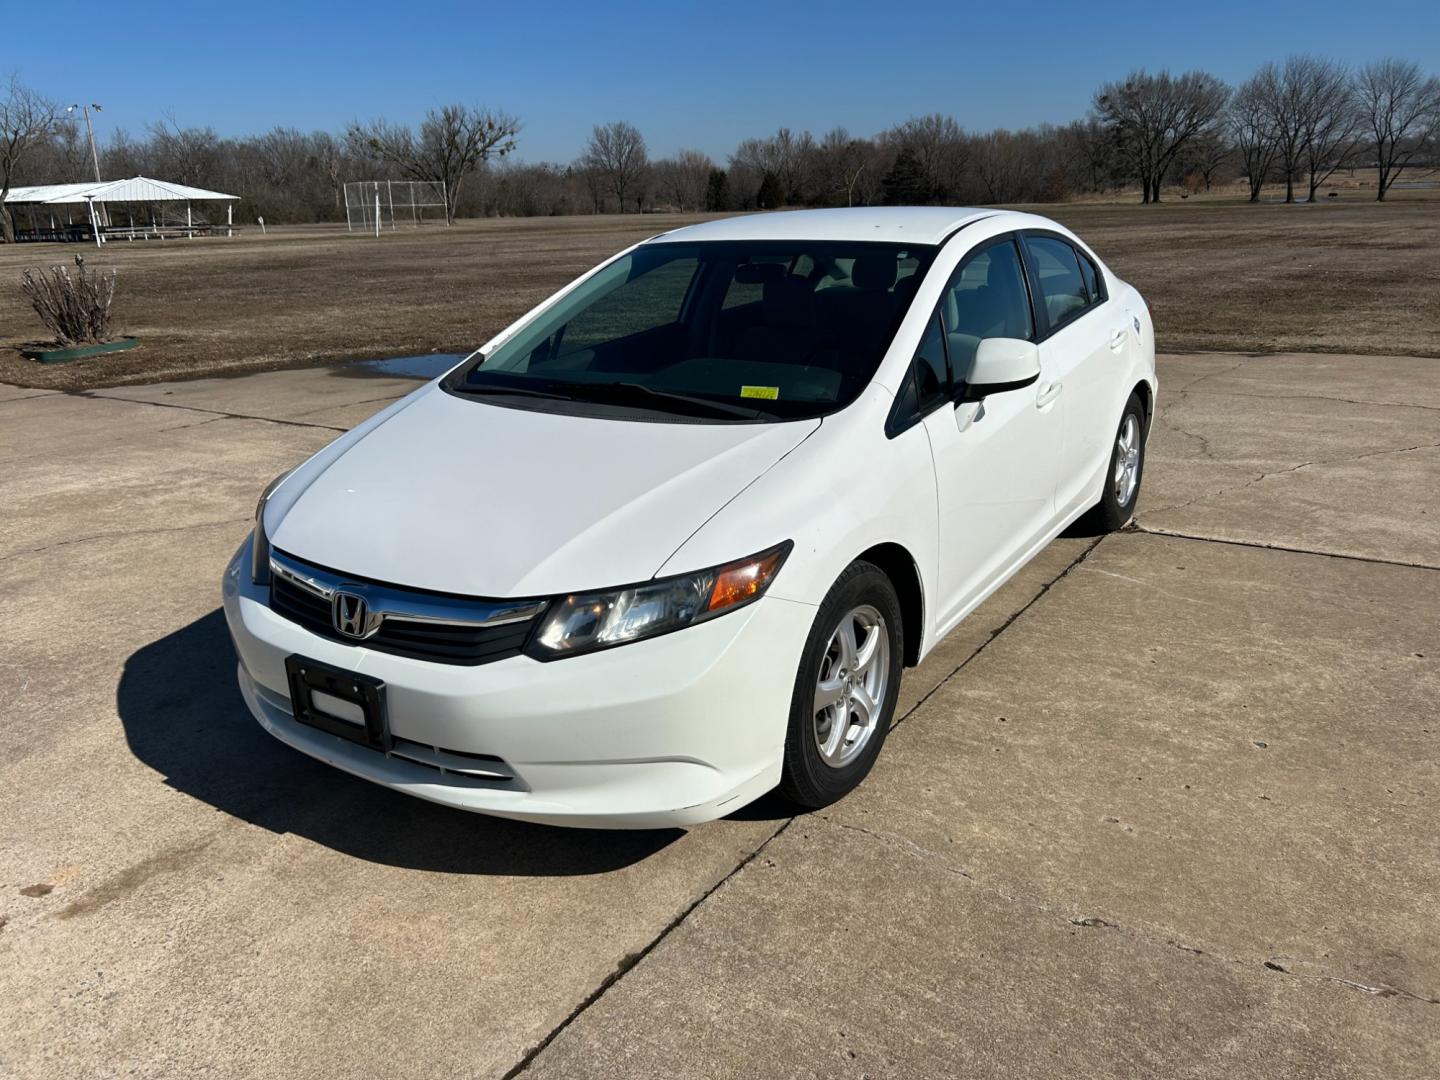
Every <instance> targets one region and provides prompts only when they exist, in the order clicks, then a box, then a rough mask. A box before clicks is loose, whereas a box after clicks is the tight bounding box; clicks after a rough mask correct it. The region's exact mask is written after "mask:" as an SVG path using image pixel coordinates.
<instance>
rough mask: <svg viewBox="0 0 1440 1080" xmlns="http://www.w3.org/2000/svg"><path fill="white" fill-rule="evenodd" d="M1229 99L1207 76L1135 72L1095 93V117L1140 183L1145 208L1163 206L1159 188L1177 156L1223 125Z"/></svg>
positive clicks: (1200, 73) (1217, 82)
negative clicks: (1104, 127)
mask: <svg viewBox="0 0 1440 1080" xmlns="http://www.w3.org/2000/svg"><path fill="white" fill-rule="evenodd" d="M1229 98H1230V91H1229V88H1228V87H1226V85H1225V84H1224V83H1223V82H1221V81H1220V80H1219V79H1217V78H1216V77H1215V76H1214V75H1210V74H1208V73H1206V72H1203V71H1187V72H1186V73H1185V74H1183V75H1181V76H1179V77H1178V78H1176V77H1172V76H1171V74H1170V73H1169V72H1168V71H1161V72H1158V73H1157V74H1154V75H1151V74H1150V73H1148V72H1146V71H1143V70H1141V71H1135V72H1132V73H1131V74H1130V75H1129V77H1128V78H1126V79H1125V81H1124V82H1112V83H1106V84H1105V85H1104V86H1102V87H1101V88H1100V89H1099V90H1098V91H1096V93H1095V103H1094V108H1095V113H1096V115H1097V117H1098V118H1099V119H1100V120H1101V121H1102V122H1103V123H1104V124H1105V126H1106V127H1107V128H1108V129H1109V131H1110V134H1111V137H1112V138H1113V139H1114V140H1115V145H1116V148H1117V149H1118V150H1119V151H1120V153H1121V154H1122V155H1123V156H1124V158H1125V159H1126V160H1127V161H1128V162H1129V163H1130V170H1131V173H1132V175H1134V176H1135V177H1136V178H1137V179H1139V181H1140V186H1141V189H1142V194H1141V201H1142V202H1145V203H1151V202H1159V201H1160V184H1161V181H1163V180H1164V179H1165V174H1166V173H1167V172H1168V171H1169V170H1170V165H1171V163H1172V162H1173V161H1174V160H1175V156H1176V155H1177V154H1179V153H1180V151H1181V150H1183V149H1184V148H1185V146H1186V144H1187V143H1189V142H1190V141H1191V140H1193V139H1196V138H1199V137H1201V136H1203V135H1205V134H1207V133H1209V132H1211V131H1213V130H1214V129H1215V128H1216V127H1217V126H1218V125H1219V123H1220V118H1221V116H1222V114H1223V112H1224V109H1225V104H1226V102H1227V101H1228V100H1229Z"/></svg>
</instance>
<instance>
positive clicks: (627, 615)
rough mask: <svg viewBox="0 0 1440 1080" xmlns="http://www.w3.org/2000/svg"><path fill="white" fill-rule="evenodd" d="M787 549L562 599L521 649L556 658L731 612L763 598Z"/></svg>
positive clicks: (781, 547) (538, 656) (785, 546)
mask: <svg viewBox="0 0 1440 1080" xmlns="http://www.w3.org/2000/svg"><path fill="white" fill-rule="evenodd" d="M791 546H792V545H791V543H790V541H788V540H787V541H786V542H785V543H783V544H779V545H777V546H775V547H773V548H770V549H769V550H768V551H762V552H760V554H758V555H752V556H750V557H749V558H748V559H740V560H738V561H736V562H733V563H726V564H725V565H724V566H716V567H712V568H711V569H709V570H701V571H698V572H697V573H694V574H680V575H678V576H676V577H669V578H659V579H657V580H655V581H647V582H644V583H643V584H640V585H630V586H627V587H625V588H622V589H611V590H609V591H607V592H594V593H579V594H576V595H574V596H566V597H563V598H561V599H559V600H557V601H556V602H555V603H554V604H552V605H551V607H550V611H549V612H548V613H547V614H546V616H545V618H544V619H543V621H542V622H541V624H540V628H539V631H538V632H537V633H536V634H535V636H534V637H533V638H531V640H530V645H529V647H528V649H527V650H526V651H527V652H528V653H529V654H530V655H531V656H533V657H534V658H535V659H537V660H556V659H558V658H560V657H562V656H575V655H578V654H579V653H587V652H594V651H595V650H596V649H608V648H610V647H612V646H615V645H624V644H625V643H627V642H630V641H639V640H640V639H641V638H648V637H655V636H657V635H659V634H668V633H670V632H671V631H672V630H679V629H681V628H683V627H686V626H691V625H694V624H695V623H698V622H704V621H705V620H706V619H713V618H715V617H716V616H717V615H723V614H725V613H726V612H727V611H734V610H735V609H736V608H739V607H744V606H745V605H746V604H749V603H753V602H754V601H756V600H758V599H760V597H761V596H763V595H765V590H766V589H767V588H768V587H769V585H770V582H771V581H773V580H774V579H775V575H776V573H778V572H779V570H780V567H781V565H782V564H783V563H784V562H785V557H786V556H787V555H789V554H790V548H791Z"/></svg>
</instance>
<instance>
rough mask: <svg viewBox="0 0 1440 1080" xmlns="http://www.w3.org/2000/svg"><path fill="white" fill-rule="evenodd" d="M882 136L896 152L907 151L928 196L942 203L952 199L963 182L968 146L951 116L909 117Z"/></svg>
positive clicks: (967, 160) (961, 130) (960, 129)
mask: <svg viewBox="0 0 1440 1080" xmlns="http://www.w3.org/2000/svg"><path fill="white" fill-rule="evenodd" d="M881 138H882V139H884V140H885V141H886V142H888V143H890V144H891V145H892V146H893V147H894V148H895V152H896V154H897V155H898V154H899V153H900V152H901V151H902V150H908V151H910V154H911V156H912V157H913V158H914V160H915V161H916V162H917V163H918V165H919V167H920V173H921V176H922V177H923V184H924V186H925V187H926V188H928V189H929V199H931V200H934V201H937V202H945V201H946V200H949V199H953V198H955V196H956V194H957V193H958V192H959V190H960V189H961V187H962V186H963V184H964V177H965V174H966V169H967V166H968V165H969V155H970V145H969V142H968V140H967V139H966V138H965V131H964V129H963V128H961V126H960V125H959V124H958V123H956V122H955V118H954V117H953V116H946V115H944V114H943V113H931V114H930V115H928V116H912V117H911V118H910V119H909V120H906V121H904V122H903V123H900V124H896V125H895V126H894V127H892V128H891V129H890V130H889V131H887V132H885V134H884V135H883V136H881Z"/></svg>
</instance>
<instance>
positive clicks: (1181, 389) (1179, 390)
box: [1167, 356, 1259, 396]
mask: <svg viewBox="0 0 1440 1080" xmlns="http://www.w3.org/2000/svg"><path fill="white" fill-rule="evenodd" d="M1257 359H1259V357H1258V356H1242V357H1241V358H1240V359H1239V360H1237V361H1235V363H1233V364H1231V365H1230V366H1229V367H1227V368H1220V369H1219V370H1218V371H1209V372H1206V373H1205V374H1204V375H1201V376H1200V377H1199V378H1198V379H1191V380H1190V381H1189V382H1188V383H1186V384H1185V385H1183V386H1176V387H1173V388H1171V389H1170V390H1169V391H1167V393H1169V394H1174V395H1180V396H1183V395H1184V394H1185V393H1186V392H1187V391H1189V390H1190V388H1191V387H1194V386H1199V385H1200V384H1201V383H1202V382H1204V381H1205V380H1206V379H1213V378H1215V377H1216V376H1219V375H1228V374H1230V372H1232V371H1239V370H1240V369H1241V368H1242V367H1244V366H1245V365H1246V364H1248V363H1250V361H1251V360H1257Z"/></svg>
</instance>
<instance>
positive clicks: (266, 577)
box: [250, 469, 295, 585]
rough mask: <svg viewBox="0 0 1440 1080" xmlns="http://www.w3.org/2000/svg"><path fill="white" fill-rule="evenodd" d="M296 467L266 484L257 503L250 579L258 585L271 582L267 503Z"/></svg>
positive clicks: (251, 548) (251, 550)
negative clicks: (266, 517) (266, 530)
mask: <svg viewBox="0 0 1440 1080" xmlns="http://www.w3.org/2000/svg"><path fill="white" fill-rule="evenodd" d="M294 471H295V470H294V469H287V470H286V471H285V472H283V473H281V474H280V475H279V476H277V477H275V479H274V480H271V481H270V483H268V484H266V485H265V490H264V491H262V492H261V493H260V501H259V502H258V503H256V504H255V531H254V532H252V533H251V534H250V580H251V581H253V582H254V583H255V584H256V585H269V584H270V538H269V537H268V536H266V535H265V504H266V503H267V502H269V501H270V496H271V495H273V494H274V493H275V489H276V488H278V487H279V486H280V485H281V483H283V482H284V480H285V478H286V477H287V476H289V475H290V474H291V473H292V472H294Z"/></svg>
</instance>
